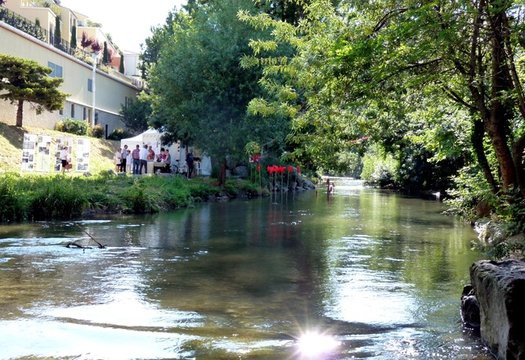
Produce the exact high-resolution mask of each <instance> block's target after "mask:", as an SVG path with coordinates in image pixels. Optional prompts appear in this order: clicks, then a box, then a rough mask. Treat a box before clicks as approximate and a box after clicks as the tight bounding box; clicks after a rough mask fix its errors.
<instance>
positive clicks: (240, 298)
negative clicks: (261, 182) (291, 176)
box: [0, 188, 488, 359]
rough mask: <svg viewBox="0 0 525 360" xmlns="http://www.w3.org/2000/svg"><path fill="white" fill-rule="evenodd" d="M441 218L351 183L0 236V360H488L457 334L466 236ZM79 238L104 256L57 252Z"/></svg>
mask: <svg viewBox="0 0 525 360" xmlns="http://www.w3.org/2000/svg"><path fill="white" fill-rule="evenodd" d="M336 191H337V188H336ZM441 208H442V205H441V204H439V203H436V202H430V201H422V200H417V199H406V198H402V197H399V196H397V195H392V194H390V195H387V194H383V193H378V192H375V191H373V190H369V189H356V188H352V190H351V191H349V192H345V193H337V192H336V194H335V195H334V196H333V197H331V198H329V199H327V197H325V196H319V194H317V196H316V193H315V192H309V193H304V194H302V195H300V196H297V195H295V194H294V195H293V196H290V197H282V198H281V197H278V198H277V200H276V199H272V201H270V199H258V200H252V201H235V202H231V203H227V204H225V203H216V204H204V205H202V206H201V207H198V208H195V209H186V210H181V211H177V212H174V213H165V214H159V215H157V216H144V217H113V218H110V219H107V220H106V221H83V222H79V223H76V224H74V223H38V224H28V225H21V226H16V227H0V234H2V237H3V238H2V239H0V284H2V292H0V310H2V311H1V312H0V349H2V356H6V357H7V358H17V357H28V356H29V357H35V358H53V357H56V358H61V357H74V356H80V357H82V358H108V357H111V358H121V359H127V358H199V359H220V358H224V359H231V358H247V359H248V358H250V359H252V358H253V359H256V358H260V359H283V358H294V359H295V358H297V359H302V358H309V359H312V358H315V359H324V358H326V359H328V358H330V359H331V358H334V359H335V358H337V359H344V358H374V359H424V358H433V359H434V358H437V359H439V358H441V359H450V358H455V359H471V358H473V357H477V358H478V359H485V358H488V357H486V354H485V352H484V350H483V349H482V346H481V345H480V344H479V342H478V340H477V339H476V338H473V337H471V336H470V335H469V334H467V333H463V331H462V329H461V327H460V326H459V324H458V323H457V319H458V318H459V311H458V306H459V294H460V292H461V285H462V284H463V283H464V282H466V281H467V280H468V267H469V266H470V264H471V263H472V261H474V260H475V259H477V258H479V256H480V254H477V253H476V252H473V251H472V250H470V245H469V243H470V240H472V237H473V236H474V234H473V233H472V230H471V229H470V228H469V227H468V226H465V225H464V224H461V223H459V222H457V221H455V220H454V219H453V218H446V217H443V216H442V215H440V209H441ZM78 226H80V227H81V228H80V229H79V228H78ZM84 231H85V232H88V233H89V234H91V235H92V236H93V237H95V238H96V239H97V240H98V241H100V242H101V243H103V244H105V245H107V246H108V247H107V248H106V249H91V250H78V249H77V250H73V249H67V248H65V247H64V246H63V245H64V244H66V243H67V242H69V241H72V240H76V241H89V238H88V237H87V236H86V234H85V233H84ZM41 329H46V330H45V332H42V331H41ZM22 334H23V336H22ZM28 343H29V344H31V346H26V344H28Z"/></svg>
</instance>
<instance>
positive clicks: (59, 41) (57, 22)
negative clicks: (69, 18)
mask: <svg viewBox="0 0 525 360" xmlns="http://www.w3.org/2000/svg"><path fill="white" fill-rule="evenodd" d="M54 35H55V41H54V42H55V46H56V47H60V46H61V45H62V33H61V30H60V16H57V17H55V31H54Z"/></svg>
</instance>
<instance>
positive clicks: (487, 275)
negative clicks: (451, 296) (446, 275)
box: [470, 260, 525, 360]
mask: <svg viewBox="0 0 525 360" xmlns="http://www.w3.org/2000/svg"><path fill="white" fill-rule="evenodd" d="M470 280H471V281H472V285H473V287H474V291H475V294H476V298H477V301H478V302H479V307H480V333H481V337H482V338H483V340H484V341H485V342H486V343H487V345H488V346H489V347H490V349H491V350H492V351H493V353H494V354H495V355H496V356H497V357H498V359H507V360H514V359H525V262H524V261H519V260H505V261H500V262H497V261H488V260H482V261H477V262H475V263H474V264H473V265H472V266H471V268H470Z"/></svg>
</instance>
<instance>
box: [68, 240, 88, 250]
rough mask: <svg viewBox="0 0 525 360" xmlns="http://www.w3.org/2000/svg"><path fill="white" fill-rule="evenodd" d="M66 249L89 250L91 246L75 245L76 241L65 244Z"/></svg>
mask: <svg viewBox="0 0 525 360" xmlns="http://www.w3.org/2000/svg"><path fill="white" fill-rule="evenodd" d="M66 247H67V248H73V247H74V248H79V249H91V246H84V245H82V244H79V243H77V242H76V241H71V242H68V243H67V244H66Z"/></svg>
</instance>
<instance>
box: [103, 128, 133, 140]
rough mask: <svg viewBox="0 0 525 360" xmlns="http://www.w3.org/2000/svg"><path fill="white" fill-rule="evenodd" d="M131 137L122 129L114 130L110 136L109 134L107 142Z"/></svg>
mask: <svg viewBox="0 0 525 360" xmlns="http://www.w3.org/2000/svg"><path fill="white" fill-rule="evenodd" d="M128 137H131V133H130V132H129V131H127V130H125V129H123V128H116V129H115V130H113V132H112V133H111V134H109V136H108V139H109V140H117V141H118V140H122V139H125V138H128Z"/></svg>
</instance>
